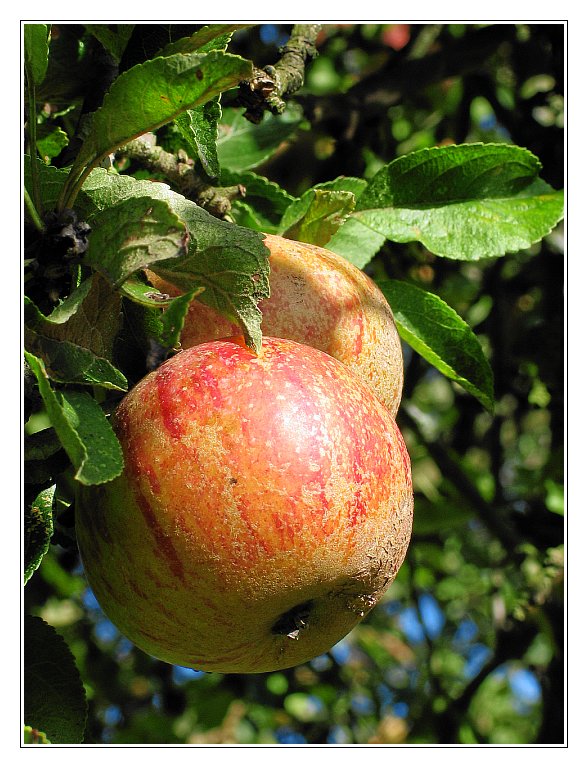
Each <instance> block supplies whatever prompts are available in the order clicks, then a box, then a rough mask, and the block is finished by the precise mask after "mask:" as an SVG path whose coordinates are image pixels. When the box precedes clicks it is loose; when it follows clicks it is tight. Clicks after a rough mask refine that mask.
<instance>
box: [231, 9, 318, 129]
mask: <svg viewBox="0 0 588 768" xmlns="http://www.w3.org/2000/svg"><path fill="white" fill-rule="evenodd" d="M320 30H321V25H320V24H295V25H294V27H293V28H292V33H291V35H290V39H289V40H288V42H287V43H286V45H284V46H283V48H281V50H280V53H281V54H282V56H281V58H280V60H279V61H278V62H277V63H276V64H275V65H274V66H271V65H268V66H267V67H264V68H263V69H256V70H255V71H254V74H253V77H252V78H251V79H250V80H246V81H243V82H242V83H241V84H240V87H239V103H240V104H241V105H242V106H244V107H246V109H247V111H246V112H245V115H244V116H245V117H246V118H247V119H248V120H250V121H251V122H252V123H260V122H261V120H262V118H263V115H264V112H266V111H269V112H272V113H273V114H280V113H281V112H283V111H284V109H285V108H286V102H285V100H284V99H285V98H286V97H287V96H290V95H291V94H292V93H294V92H295V91H298V90H299V89H300V88H301V87H302V85H303V83H304V70H305V66H306V62H307V60H308V59H311V58H314V57H315V56H316V55H317V51H316V48H315V43H316V39H317V37H318V34H319V32H320Z"/></svg>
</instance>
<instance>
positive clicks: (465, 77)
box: [23, 23, 565, 744]
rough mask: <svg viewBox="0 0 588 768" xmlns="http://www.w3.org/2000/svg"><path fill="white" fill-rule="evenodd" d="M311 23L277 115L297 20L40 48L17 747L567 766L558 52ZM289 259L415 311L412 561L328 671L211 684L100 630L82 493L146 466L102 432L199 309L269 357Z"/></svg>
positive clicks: (66, 29) (30, 39)
mask: <svg viewBox="0 0 588 768" xmlns="http://www.w3.org/2000/svg"><path fill="white" fill-rule="evenodd" d="M310 26H312V27H313V28H314V27H316V31H317V32H318V37H317V38H316V39H314V41H313V44H314V45H316V48H317V51H318V54H319V55H318V56H316V57H315V58H312V57H311V56H307V61H306V68H305V72H304V79H305V81H304V85H303V86H302V87H300V83H298V85H297V86H296V87H294V86H292V90H291V91H290V92H288V91H287V89H284V88H283V89H282V90H280V92H279V93H278V94H277V96H278V97H279V98H276V99H273V100H271V99H270V100H266V101H264V99H266V97H267V95H268V93H269V92H271V89H272V87H274V86H275V82H274V81H273V80H272V77H273V75H272V73H273V72H275V70H274V69H272V66H266V65H268V64H269V65H273V64H275V63H276V61H277V60H279V58H280V56H281V55H283V53H284V52H283V51H280V49H279V48H278V45H283V43H284V42H286V40H288V38H289V36H290V34H291V32H293V31H292V30H291V27H290V25H277V26H276V25H269V24H262V25H257V26H252V25H209V26H206V25H204V26H202V25H188V24H186V25H156V24H111V25H105V24H92V25H90V24H88V25H84V24H71V23H69V24H53V25H42V24H25V25H24V68H25V83H26V91H25V96H26V99H25V101H26V135H27V144H26V157H25V164H24V179H23V192H24V196H25V248H24V287H25V291H26V297H25V307H24V326H25V327H24V344H25V363H24V395H25V437H24V458H25V486H24V506H25V515H24V541H25V549H24V581H25V583H26V589H25V591H24V603H25V609H26V614H27V616H26V622H25V627H24V630H25V654H24V665H25V691H24V694H25V723H24V725H25V726H26V728H25V733H24V737H23V741H24V743H27V744H29V743H35V744H40V743H46V742H50V743H76V742H81V741H83V742H84V743H126V744H135V743H171V744H175V743H195V744H206V743H221V744H222V743H261V744H268V743H278V744H297V743H311V744H325V743H330V744H367V743H369V744H397V743H415V744H419V743H420V744H431V743H433V744H434V743H460V744H475V743H562V742H563V741H564V722H563V711H564V707H563V690H564V683H563V669H564V660H563V565H564V563H563V476H564V467H563V388H562V380H563V376H562V368H563V352H562V349H563V343H562V336H563V299H562V280H563V271H564V269H563V257H562V253H563V244H562V241H563V238H562V233H561V224H560V222H561V220H562V217H563V212H564V201H563V192H562V185H563V118H562V114H563V96H562V94H563V60H564V56H563V50H564V31H565V28H564V26H563V25H561V24H535V25H528V24H497V25H492V24H489V25H483V24H422V25H416V24H415V25H406V24H364V25H361V24H360V25H353V24H348V25H325V26H323V28H322V29H321V30H320V31H319V30H318V26H317V25H310ZM300 31H301V30H300V29H298V28H297V29H296V32H297V33H300ZM304 31H305V30H302V32H304ZM306 32H307V34H308V35H310V31H308V30H307V31H306ZM292 39H293V40H294V35H293V37H292ZM296 39H298V37H297V38H296ZM311 47H312V46H310V45H309V50H310V48H311ZM303 59H304V57H303ZM262 67H264V68H263V69H262ZM254 96H255V98H256V99H257V101H256V103H255V108H252V106H251V99H252V98H253V97H254ZM282 98H283V99H284V101H282ZM244 105H245V106H247V107H248V110H249V112H248V115H249V116H250V117H251V118H252V119H251V120H248V119H246V117H245V116H244V115H243V108H244ZM255 115H257V117H254V116H255ZM268 232H269V233H277V234H283V235H285V236H286V237H289V238H291V239H297V240H301V241H304V242H308V243H313V244H316V245H322V246H326V247H328V248H329V249H331V250H333V251H335V252H337V253H339V254H341V255H343V256H344V257H346V258H347V259H349V260H350V261H351V262H352V263H354V264H355V265H356V266H358V267H359V268H361V269H365V271H366V272H367V273H368V274H370V275H371V276H372V277H373V278H374V279H375V280H376V281H377V282H378V284H379V285H380V287H381V288H382V290H383V292H384V294H385V296H386V298H387V300H388V301H389V303H390V305H391V307H392V309H393V311H394V313H395V317H396V321H397V325H398V330H399V333H400V335H401V337H402V339H403V341H404V343H405V350H404V351H405V365H406V375H405V392H404V398H403V404H402V406H401V410H400V413H399V415H398V421H399V425H400V427H401V429H402V432H403V434H404V435H405V438H406V441H407V445H408V448H409V452H410V455H411V459H412V466H413V477H414V485H415V524H414V537H413V542H412V544H411V547H410V549H409V554H408V557H407V560H406V562H405V564H404V566H403V567H402V569H401V571H400V574H399V576H398V578H397V580H396V581H395V582H394V584H393V585H392V586H391V588H390V590H389V592H388V593H387V595H386V597H385V599H384V600H383V601H382V603H381V604H380V605H378V606H377V607H376V608H375V609H374V610H373V611H372V612H371V614H370V615H369V616H368V617H367V618H366V620H365V621H363V622H362V624H361V625H360V626H359V627H357V629H356V630H354V631H353V632H352V633H351V634H350V635H349V636H348V637H347V638H345V639H344V640H343V641H341V642H340V643H339V644H338V645H337V646H335V648H333V649H332V650H331V651H330V652H329V653H328V654H326V655H324V656H321V657H319V658H317V659H314V660H313V661H311V662H310V663H308V664H305V665H303V666H301V667H297V668H295V669H290V670H285V671H283V672H276V673H272V674H269V675H252V676H245V677H243V676H238V675H226V676H224V675H219V674H210V675H203V674H202V673H199V672H197V671H193V670H185V669H180V668H176V667H171V666H169V665H165V664H163V663H160V662H158V661H156V660H154V659H152V658H150V657H148V656H146V655H145V654H143V653H142V652H141V651H139V650H138V649H136V648H134V647H133V646H131V644H130V643H129V642H128V641H127V640H126V639H125V638H124V637H121V636H120V634H119V633H118V631H117V630H116V628H115V627H113V625H112V624H110V622H109V621H108V620H107V619H106V618H105V616H104V615H103V614H102V613H101V611H100V608H99V606H98V605H97V603H96V602H95V600H94V598H93V595H92V594H91V592H90V591H89V590H88V588H87V585H86V583H85V580H84V577H83V572H82V567H81V564H80V562H79V557H78V553H77V547H76V543H75V530H74V508H75V495H76V487H78V485H79V484H80V483H81V484H91V485H93V484H101V483H105V482H108V481H109V480H111V479H112V478H114V477H116V476H117V475H118V474H119V473H120V472H121V471H122V454H121V452H120V446H119V445H118V442H117V439H116V437H115V435H114V432H113V431H112V429H111V427H110V423H109V416H110V414H111V413H112V410H113V407H114V406H115V405H116V403H117V402H118V400H119V399H120V398H121V397H122V396H123V394H124V392H125V391H127V390H128V389H129V388H130V387H132V386H133V385H134V384H135V383H136V382H137V381H138V380H139V379H140V378H142V376H143V375H145V373H146V372H147V371H148V370H151V369H153V368H154V367H156V366H157V365H158V364H159V363H160V362H161V361H162V360H164V359H165V358H166V357H167V356H169V355H170V354H174V352H175V351H176V350H177V349H178V340H179V336H180V332H181V327H182V323H183V320H184V317H185V314H186V311H187V307H188V304H189V302H190V301H191V300H197V301H202V302H204V303H206V304H208V305H209V306H212V307H214V308H215V309H217V310H219V311H220V312H221V313H222V314H223V315H224V316H225V317H227V318H228V319H230V320H232V321H233V322H236V323H238V324H239V326H240V327H241V329H242V331H243V334H244V337H245V340H246V342H247V344H248V345H249V346H251V347H252V348H253V349H259V346H260V343H261V329H260V323H261V313H260V311H259V308H258V304H259V301H260V300H261V299H263V298H264V297H267V296H268V294H269V263H268V250H267V248H266V247H265V246H264V244H263V233H268ZM147 268H149V269H150V270H151V271H153V272H154V273H156V274H158V275H160V276H161V277H163V278H165V279H168V280H171V281H173V282H175V283H176V284H177V285H178V286H180V288H181V289H182V290H183V291H184V293H183V295H182V296H180V297H178V298H175V299H171V298H170V297H169V296H167V295H164V294H161V293H158V292H157V291H154V289H153V288H152V286H151V285H150V284H149V282H148V278H147V276H146V272H145V270H147ZM164 308H165V310H166V311H165V312H163V309H164ZM74 661H75V663H74ZM86 718H87V719H86Z"/></svg>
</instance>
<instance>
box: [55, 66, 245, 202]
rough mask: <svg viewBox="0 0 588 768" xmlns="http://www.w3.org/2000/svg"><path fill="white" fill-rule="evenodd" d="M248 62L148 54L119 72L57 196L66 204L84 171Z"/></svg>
mask: <svg viewBox="0 0 588 768" xmlns="http://www.w3.org/2000/svg"><path fill="white" fill-rule="evenodd" d="M251 68H252V65H251V62H249V61H246V60H245V59H242V58H241V57H239V56H233V55H232V54H228V53H224V52H222V51H211V52H210V53H207V54H199V53H189V54H175V55H173V56H166V57H161V58H156V59H151V60H150V61H146V62H145V63H143V64H137V65H136V66H135V67H132V68H131V69H129V70H127V71H126V72H123V73H122V74H121V75H120V76H119V77H118V78H117V79H116V80H115V81H114V83H113V85H112V87H111V89H110V91H109V92H108V93H107V94H106V96H105V98H104V101H103V103H102V106H101V107H100V108H99V109H97V110H96V112H94V114H93V119H92V124H91V127H90V131H89V134H88V136H87V137H86V139H85V140H84V143H83V144H82V146H81V148H80V151H79V153H78V156H77V158H76V161H75V163H74V165H73V167H72V170H71V174H70V177H69V179H68V182H67V185H66V189H65V190H64V194H63V196H62V198H61V201H62V203H63V205H64V206H65V207H67V206H71V205H72V202H73V199H74V197H75V195H76V194H77V191H78V189H79V186H80V184H81V182H82V180H83V179H84V178H85V176H86V175H87V173H88V172H89V170H90V169H91V168H92V167H94V166H95V165H97V164H98V163H99V162H100V160H102V158H104V157H106V156H107V155H108V154H110V153H111V152H114V150H115V149H117V148H118V147H120V146H122V145H123V144H125V143H126V142H127V141H130V140H131V139H133V138H136V137H137V136H140V135H141V134H143V133H147V132H148V131H154V130H156V129H157V128H160V127H161V126H162V125H165V124H166V123H169V122H171V121H172V120H174V119H175V118H177V117H178V116H179V115H181V114H182V113H183V112H185V111H186V110H188V109H194V108H195V107H197V106H198V105H200V104H206V102H208V101H210V100H211V99H213V98H214V97H215V96H217V95H218V94H219V93H222V92H223V91H226V90H228V89H229V88H232V87H233V86H235V85H237V84H238V83H239V82H240V81H241V80H244V79H246V78H247V77H248V76H249V75H250V74H251Z"/></svg>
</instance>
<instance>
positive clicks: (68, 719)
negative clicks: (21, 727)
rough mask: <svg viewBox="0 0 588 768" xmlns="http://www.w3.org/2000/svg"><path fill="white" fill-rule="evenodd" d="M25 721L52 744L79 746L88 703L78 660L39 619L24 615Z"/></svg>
mask: <svg viewBox="0 0 588 768" xmlns="http://www.w3.org/2000/svg"><path fill="white" fill-rule="evenodd" d="M23 661H24V677H23V700H24V722H25V723H26V725H28V726H29V727H31V728H34V729H35V730H36V731H41V732H42V733H44V734H46V736H47V738H48V739H49V741H50V742H51V743H52V744H79V743H81V742H82V740H83V738H84V729H85V726H86V717H87V703H86V695H85V692H84V686H83V684H82V681H81V678H80V675H79V672H78V670H77V668H76V664H75V659H74V657H73V654H72V652H71V651H70V649H69V648H68V646H67V644H66V643H65V641H64V639H63V638H62V637H61V635H59V634H58V633H57V632H56V631H55V630H54V629H53V627H51V626H50V625H49V624H47V623H46V622H45V621H43V619H41V618H39V617H38V616H25V618H24V643H23Z"/></svg>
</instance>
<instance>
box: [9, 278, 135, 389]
mask: <svg viewBox="0 0 588 768" xmlns="http://www.w3.org/2000/svg"><path fill="white" fill-rule="evenodd" d="M120 301H121V299H120V296H119V295H118V294H117V293H116V292H115V291H113V290H112V289H111V288H110V287H109V285H108V284H107V282H106V280H104V279H103V278H102V277H101V276H100V275H98V274H94V275H93V276H92V277H91V278H89V279H87V280H85V281H84V282H82V283H81V284H80V286H79V287H78V288H76V290H75V291H73V292H72V293H71V294H70V296H69V297H68V298H67V299H66V300H65V301H64V302H63V303H62V304H61V305H60V306H58V307H56V309H55V310H54V311H53V312H52V313H51V314H50V315H49V316H45V315H43V314H42V313H41V312H40V311H39V309H38V308H37V307H36V306H35V304H34V303H33V302H32V301H30V299H28V297H26V296H25V298H24V302H25V312H24V317H25V329H24V337H25V348H26V349H27V350H28V351H29V352H31V353H33V354H34V355H36V356H37V357H39V358H40V359H42V360H43V362H44V364H45V367H46V370H47V372H48V374H49V377H50V378H51V379H53V380H54V381H57V382H61V383H69V384H91V385H100V386H103V387H106V388H108V389H117V390H121V391H125V390H126V389H127V380H126V378H125V376H124V375H123V374H122V373H121V372H120V371H119V370H118V368H116V367H115V366H114V365H113V364H112V362H111V358H112V349H113V344H114V339H115V337H116V334H117V333H118V330H119V327H120V317H121V315H120Z"/></svg>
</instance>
